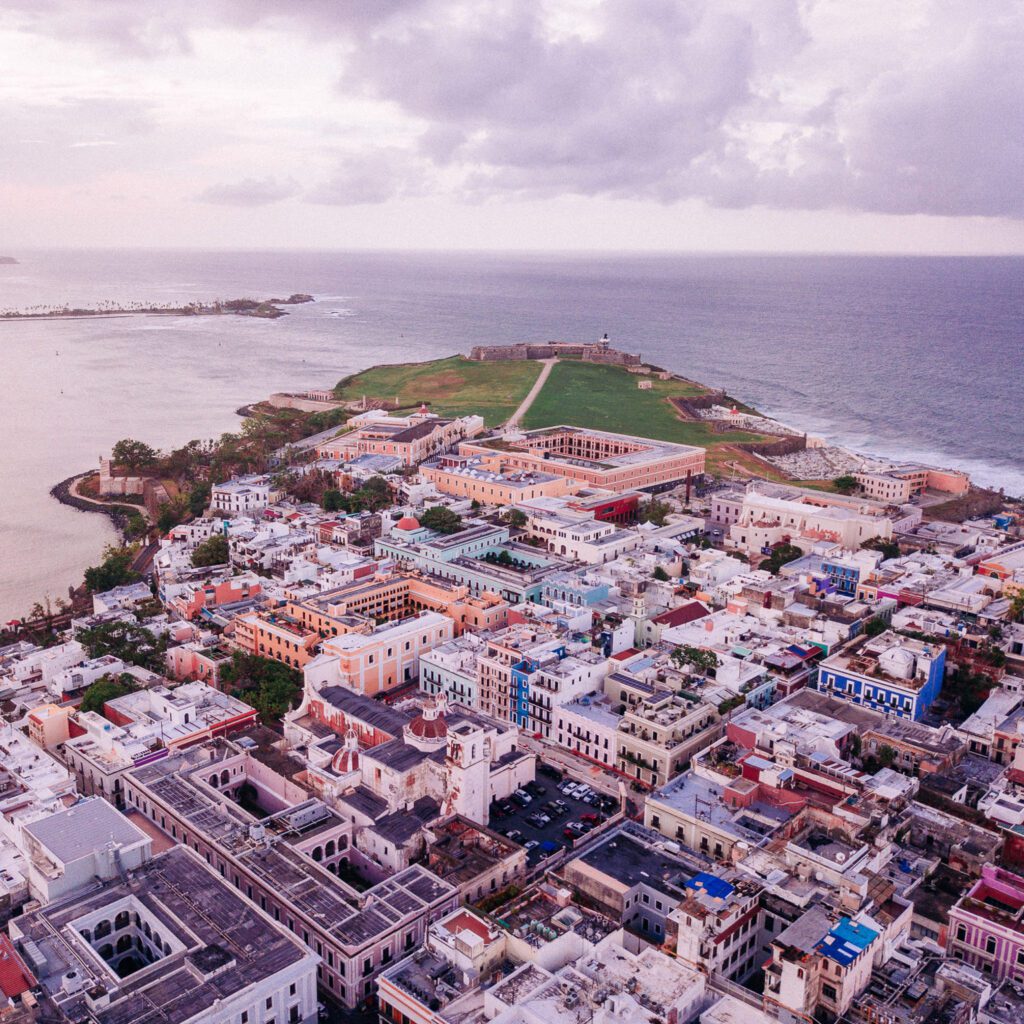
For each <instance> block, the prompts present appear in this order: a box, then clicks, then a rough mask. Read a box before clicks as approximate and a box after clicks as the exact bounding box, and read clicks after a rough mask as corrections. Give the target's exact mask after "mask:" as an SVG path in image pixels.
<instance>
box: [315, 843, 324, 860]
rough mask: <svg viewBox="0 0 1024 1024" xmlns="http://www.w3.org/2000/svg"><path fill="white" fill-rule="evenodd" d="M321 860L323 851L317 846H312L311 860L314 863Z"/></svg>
mask: <svg viewBox="0 0 1024 1024" xmlns="http://www.w3.org/2000/svg"><path fill="white" fill-rule="evenodd" d="M323 859H324V851H323V848H322V847H319V846H314V847H313V860H315V861H321V860H323Z"/></svg>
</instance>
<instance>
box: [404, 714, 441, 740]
mask: <svg viewBox="0 0 1024 1024" xmlns="http://www.w3.org/2000/svg"><path fill="white" fill-rule="evenodd" d="M409 732H411V733H412V734H413V736H419V737H420V739H424V740H437V739H440V738H441V737H442V736H447V735H448V723H447V722H446V721H445V720H444V718H442V717H437V718H427V716H426V715H425V714H422V715H417V716H416V718H414V719H413V720H412V721H411V722H410V723H409Z"/></svg>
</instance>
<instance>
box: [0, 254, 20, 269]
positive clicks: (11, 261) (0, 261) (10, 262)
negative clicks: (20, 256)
mask: <svg viewBox="0 0 1024 1024" xmlns="http://www.w3.org/2000/svg"><path fill="white" fill-rule="evenodd" d="M17 263H18V261H17V260H16V259H15V258H14V257H13V256H0V266H4V267H13V266H16V265H17Z"/></svg>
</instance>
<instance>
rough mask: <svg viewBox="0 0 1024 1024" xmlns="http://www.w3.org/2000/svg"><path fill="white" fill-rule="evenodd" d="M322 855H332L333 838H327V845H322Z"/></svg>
mask: <svg viewBox="0 0 1024 1024" xmlns="http://www.w3.org/2000/svg"><path fill="white" fill-rule="evenodd" d="M324 856H325V857H333V856H334V840H333V839H328V840H327V845H326V846H325V847H324Z"/></svg>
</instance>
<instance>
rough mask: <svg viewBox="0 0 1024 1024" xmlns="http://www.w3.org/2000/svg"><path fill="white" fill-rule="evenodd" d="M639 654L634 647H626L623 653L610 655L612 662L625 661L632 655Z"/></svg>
mask: <svg viewBox="0 0 1024 1024" xmlns="http://www.w3.org/2000/svg"><path fill="white" fill-rule="evenodd" d="M639 653H640V652H639V651H638V650H637V649H636V648H635V647H627V648H626V650H624V651H619V653H618V654H613V655H612V661H625V660H626V659H627V658H632V657H633V655H634V654H639Z"/></svg>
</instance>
